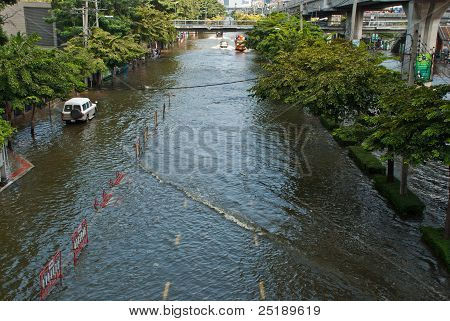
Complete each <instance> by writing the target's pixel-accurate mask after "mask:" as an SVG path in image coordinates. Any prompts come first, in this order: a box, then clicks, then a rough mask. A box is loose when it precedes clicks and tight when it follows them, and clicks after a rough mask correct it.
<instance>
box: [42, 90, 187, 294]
mask: <svg viewBox="0 0 450 321" xmlns="http://www.w3.org/2000/svg"><path fill="white" fill-rule="evenodd" d="M168 96H169V105H168V106H169V107H170V105H171V101H170V97H171V96H172V95H171V94H170V93H169V95H168ZM162 113H163V120H164V119H165V116H166V104H165V103H164V104H163V111H162ZM153 118H154V129H155V130H156V129H157V127H158V111H157V110H155V112H154V116H153ZM140 136H141V135H139V137H138V138H137V140H136V142H135V145H134V147H135V151H136V159H138V160H139V158H140V156H141V154H142V152H143V146H142V145H141V137H140ZM142 136H143V141H144V145H145V146H146V145H147V142H148V139H149V127H148V126H145V128H144V130H143V132H142ZM125 176H126V174H125V173H123V172H116V177H115V178H114V179H111V180H109V184H108V185H109V187H110V188H114V187H117V186H119V185H120V184H121V183H122V182H123V181H124V179H125ZM112 201H113V193H107V192H106V191H105V190H103V191H102V198H101V201H100V202H99V201H98V199H97V197H96V198H95V199H94V204H93V205H94V209H95V211H97V212H98V211H99V210H101V209H104V208H105V207H107V206H108V205H110V203H111V202H112ZM120 202H121V198H118V199H117V200H116V202H115V204H120ZM91 224H92V222H91ZM176 242H178V243H179V239H178V241H176ZM71 244H72V245H71V246H72V248H71V251H70V252H71V253H72V255H73V265H74V267H75V266H76V265H77V263H78V259H79V257H80V255H81V253H82V252H83V250H84V249H85V248H86V246H87V245H88V244H89V236H88V221H87V219H86V218H84V219H83V221H82V222H81V224H80V225H79V226H78V227H77V228H76V229H75V230H74V232H73V233H72V235H71ZM68 262H70V261H66V262H65V265H67V264H68ZM63 266H64V265H63V261H62V251H61V250H58V251H57V252H56V253H55V254H54V256H53V257H52V258H51V259H50V260H49V261H48V262H47V263H46V264H45V266H44V267H43V268H42V269H41V271H40V272H39V287H40V299H41V300H45V299H46V298H47V297H48V295H49V294H50V293H51V291H52V290H53V288H54V287H55V286H56V285H57V284H59V283H62V279H63ZM169 287H170V282H168V283H166V287H165V290H164V292H165V294H164V295H165V296H168V292H169Z"/></svg>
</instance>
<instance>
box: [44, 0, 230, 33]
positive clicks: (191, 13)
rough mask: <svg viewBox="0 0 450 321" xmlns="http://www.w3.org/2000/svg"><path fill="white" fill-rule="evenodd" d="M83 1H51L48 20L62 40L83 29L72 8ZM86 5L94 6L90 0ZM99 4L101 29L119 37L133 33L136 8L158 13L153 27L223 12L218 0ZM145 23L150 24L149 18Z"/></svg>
mask: <svg viewBox="0 0 450 321" xmlns="http://www.w3.org/2000/svg"><path fill="white" fill-rule="evenodd" d="M83 4H84V1H83V0H52V17H51V18H50V19H47V20H48V22H56V27H57V30H58V34H59V36H60V37H61V38H62V40H63V41H67V40H69V39H70V38H72V37H76V36H79V35H80V34H81V33H82V32H83V30H82V18H81V14H74V12H75V9H76V8H81V7H82V6H83ZM89 6H90V8H91V9H93V4H92V2H90V4H89ZM100 7H101V9H104V10H103V11H101V12H100V17H99V24H100V28H102V29H103V30H105V31H107V32H109V33H111V34H113V35H120V36H125V35H129V34H131V33H132V32H133V25H134V22H135V17H136V14H137V10H139V9H138V8H142V7H147V8H153V9H155V10H157V11H158V12H159V13H152V15H153V17H152V19H156V20H155V21H152V25H153V26H154V27H155V28H157V26H159V25H162V24H164V25H166V24H169V23H170V20H172V18H176V17H178V18H180V19H188V20H195V19H204V18H205V15H206V16H207V18H209V19H212V18H214V17H216V16H223V15H225V13H226V11H225V7H224V6H223V5H222V4H220V3H219V2H218V1H217V0H102V1H100ZM141 11H142V10H141ZM141 13H142V12H141ZM92 21H93V19H92V16H91V22H92ZM146 23H147V24H150V21H147V22H146ZM91 25H92V23H91ZM171 29H172V28H170V29H168V30H167V31H165V32H166V33H169V34H171V33H172V32H173V30H171ZM153 36H154V35H153ZM166 36H167V35H165V34H164V33H161V34H159V35H158V36H157V37H158V38H162V39H164V40H165V41H166V42H167V38H166Z"/></svg>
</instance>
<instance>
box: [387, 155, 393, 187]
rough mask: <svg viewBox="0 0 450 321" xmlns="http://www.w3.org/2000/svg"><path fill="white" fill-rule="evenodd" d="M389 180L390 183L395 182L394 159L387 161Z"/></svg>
mask: <svg viewBox="0 0 450 321" xmlns="http://www.w3.org/2000/svg"><path fill="white" fill-rule="evenodd" d="M387 181H388V182H389V183H393V182H394V159H393V158H392V159H388V162H387Z"/></svg>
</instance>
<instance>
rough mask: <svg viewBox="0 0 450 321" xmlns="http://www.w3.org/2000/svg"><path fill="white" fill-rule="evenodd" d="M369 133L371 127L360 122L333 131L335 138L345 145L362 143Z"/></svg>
mask: <svg viewBox="0 0 450 321" xmlns="http://www.w3.org/2000/svg"><path fill="white" fill-rule="evenodd" d="M368 135H369V129H368V128H367V127H366V126H365V125H363V124H360V123H357V124H354V125H350V126H343V127H339V128H337V129H335V130H334V131H333V138H334V139H335V140H336V141H337V142H338V144H339V145H341V146H344V147H345V146H356V145H361V143H362V142H363V141H364V139H366V137H367V136H368Z"/></svg>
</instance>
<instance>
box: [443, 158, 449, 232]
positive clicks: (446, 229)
mask: <svg viewBox="0 0 450 321" xmlns="http://www.w3.org/2000/svg"><path fill="white" fill-rule="evenodd" d="M448 174H449V175H448V203H447V218H446V219H445V232H444V236H445V238H446V239H447V240H450V166H449V167H448Z"/></svg>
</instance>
